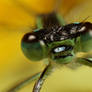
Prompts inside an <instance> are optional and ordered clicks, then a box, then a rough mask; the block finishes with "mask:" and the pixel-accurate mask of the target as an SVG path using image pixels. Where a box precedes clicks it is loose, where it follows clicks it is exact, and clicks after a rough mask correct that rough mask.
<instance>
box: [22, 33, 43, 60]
mask: <svg viewBox="0 0 92 92" xmlns="http://www.w3.org/2000/svg"><path fill="white" fill-rule="evenodd" d="M43 45H44V42H43V44H42V42H41V41H40V40H39V36H38V35H37V34H36V33H35V32H33V33H27V34H25V35H24V37H23V39H22V41H21V48H22V51H23V53H24V55H25V56H26V57H27V58H29V59H30V60H31V61H39V60H41V59H43V57H44V52H43Z"/></svg>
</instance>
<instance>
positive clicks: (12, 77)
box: [0, 0, 92, 92]
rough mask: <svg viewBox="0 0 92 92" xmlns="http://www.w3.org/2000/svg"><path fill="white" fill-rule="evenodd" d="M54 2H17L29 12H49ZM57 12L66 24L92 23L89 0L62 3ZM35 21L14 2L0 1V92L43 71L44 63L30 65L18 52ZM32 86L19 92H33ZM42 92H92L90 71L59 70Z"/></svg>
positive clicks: (8, 0)
mask: <svg viewBox="0 0 92 92" xmlns="http://www.w3.org/2000/svg"><path fill="white" fill-rule="evenodd" d="M56 1H57V0H19V2H20V3H22V4H23V5H25V6H26V7H27V8H28V9H29V10H30V11H31V10H33V11H34V12H36V13H48V12H51V11H52V10H53V8H54V6H55V3H56ZM59 12H60V13H61V14H62V16H63V17H64V19H65V20H66V22H67V23H71V22H76V21H77V22H78V21H79V22H80V21H82V20H84V19H85V18H87V17H88V16H89V18H88V19H87V21H90V22H92V0H61V3H60V8H59ZM35 20H36V18H35V16H34V15H33V14H32V15H31V13H30V14H29V13H28V12H26V11H25V10H24V9H23V8H21V7H20V6H19V4H18V3H17V2H15V1H14V0H0V92H7V91H6V90H7V89H8V88H10V87H11V86H13V85H14V84H16V83H17V82H18V81H20V80H22V79H24V78H27V77H29V76H31V75H33V74H35V73H37V72H39V71H42V70H43V68H44V64H43V62H31V61H29V60H28V59H27V58H26V57H25V56H24V55H23V53H22V51H21V46H20V43H21V38H22V36H23V35H24V34H25V33H26V32H28V31H30V30H32V28H33V27H34V25H35V22H36V21H35ZM33 85H34V82H32V84H31V83H30V85H28V86H26V87H25V88H23V89H22V90H20V91H19V92H32V88H33ZM41 92H92V68H90V67H86V66H82V67H80V68H78V69H77V70H70V69H68V68H66V67H61V68H60V69H57V70H55V72H53V73H52V75H51V76H49V77H48V79H46V82H45V83H44V85H43V88H42V90H41Z"/></svg>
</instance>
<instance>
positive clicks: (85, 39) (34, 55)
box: [9, 9, 92, 92]
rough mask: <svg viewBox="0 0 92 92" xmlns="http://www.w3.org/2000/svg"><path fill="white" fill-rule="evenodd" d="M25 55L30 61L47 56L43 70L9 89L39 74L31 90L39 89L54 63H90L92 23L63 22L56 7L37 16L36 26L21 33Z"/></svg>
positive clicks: (38, 91) (91, 61) (91, 59)
mask: <svg viewBox="0 0 92 92" xmlns="http://www.w3.org/2000/svg"><path fill="white" fill-rule="evenodd" d="M21 48H22V51H23V53H24V55H25V56H26V57H27V58H28V59H30V60H31V61H40V60H43V59H45V58H46V59H47V62H46V67H45V69H44V70H43V72H42V73H37V74H36V75H34V76H32V77H31V78H29V79H27V80H25V81H24V82H22V83H20V84H19V85H17V86H15V87H13V88H12V89H10V90H9V92H17V91H18V90H19V89H20V88H22V86H24V85H25V84H26V83H27V82H29V81H31V80H33V79H35V78H37V77H39V79H38V81H37V82H36V83H35V85H34V88H33V92H40V89H41V87H42V84H43V83H44V81H45V79H46V78H47V76H48V75H50V73H51V72H52V70H53V69H54V67H55V64H57V65H62V66H63V65H66V66H68V65H69V64H71V62H73V63H75V64H76V65H78V64H80V65H82V64H84V65H88V66H92V23H90V22H85V21H82V22H75V23H70V24H66V23H65V22H64V20H63V18H62V17H60V15H59V14H58V13H57V12H56V9H55V10H54V11H53V12H51V13H48V14H40V15H38V16H37V29H35V30H34V32H30V33H27V34H25V35H24V37H23V38H22V41H21Z"/></svg>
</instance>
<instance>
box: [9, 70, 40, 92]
mask: <svg viewBox="0 0 92 92" xmlns="http://www.w3.org/2000/svg"><path fill="white" fill-rule="evenodd" d="M40 75H41V72H39V73H36V74H35V75H33V76H31V77H29V78H27V79H26V80H24V81H22V82H20V83H19V84H17V85H16V86H14V87H12V88H11V89H9V90H8V91H7V92H17V91H19V90H20V89H22V88H23V87H25V86H26V85H28V84H29V83H31V82H32V81H33V80H36V79H37V78H39V77H40Z"/></svg>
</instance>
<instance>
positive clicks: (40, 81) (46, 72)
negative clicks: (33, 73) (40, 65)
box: [32, 64, 53, 92]
mask: <svg viewBox="0 0 92 92" xmlns="http://www.w3.org/2000/svg"><path fill="white" fill-rule="evenodd" d="M52 69H53V67H52V66H51V64H48V65H47V66H46V67H45V69H44V70H43V72H42V74H41V76H40V78H39V79H38V81H37V82H36V83H35V85H34V88H33V91H32V92H40V90H41V88H42V85H43V83H44V81H45V79H46V78H47V76H48V75H49V74H50V73H51V71H52Z"/></svg>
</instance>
